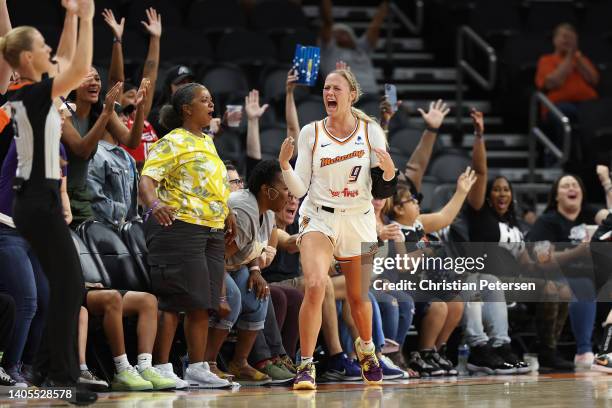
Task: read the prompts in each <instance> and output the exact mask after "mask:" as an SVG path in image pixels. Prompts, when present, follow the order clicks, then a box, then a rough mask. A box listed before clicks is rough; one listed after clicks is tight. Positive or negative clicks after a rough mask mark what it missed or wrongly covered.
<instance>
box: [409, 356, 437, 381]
mask: <svg viewBox="0 0 612 408" xmlns="http://www.w3.org/2000/svg"><path fill="white" fill-rule="evenodd" d="M408 367H409V368H410V369H411V370H414V371H416V372H417V373H418V374H419V377H431V376H434V375H435V376H438V375H442V374H443V373H444V370H442V369H441V368H440V367H437V366H436V367H434V366H432V365H431V364H428V363H426V362H425V361H423V358H422V357H421V354H420V353H419V352H418V351H412V352H410V356H409V358H408Z"/></svg>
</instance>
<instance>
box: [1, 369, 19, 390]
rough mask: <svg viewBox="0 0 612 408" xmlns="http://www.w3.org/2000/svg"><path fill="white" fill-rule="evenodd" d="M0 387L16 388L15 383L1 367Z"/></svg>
mask: <svg viewBox="0 0 612 408" xmlns="http://www.w3.org/2000/svg"><path fill="white" fill-rule="evenodd" d="M0 386H3V387H17V381H15V380H13V379H12V378H11V376H10V375H8V374H7V373H6V371H4V368H3V367H0Z"/></svg>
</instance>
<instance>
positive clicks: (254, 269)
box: [249, 266, 261, 273]
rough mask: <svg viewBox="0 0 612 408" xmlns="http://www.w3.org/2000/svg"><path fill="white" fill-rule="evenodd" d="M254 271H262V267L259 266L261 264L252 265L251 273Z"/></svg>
mask: <svg viewBox="0 0 612 408" xmlns="http://www.w3.org/2000/svg"><path fill="white" fill-rule="evenodd" d="M253 271H257V272H261V269H260V268H259V266H251V267H250V268H249V273H251V272H253Z"/></svg>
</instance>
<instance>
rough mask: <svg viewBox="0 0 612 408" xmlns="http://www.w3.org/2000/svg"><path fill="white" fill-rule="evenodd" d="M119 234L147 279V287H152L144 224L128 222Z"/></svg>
mask: <svg viewBox="0 0 612 408" xmlns="http://www.w3.org/2000/svg"><path fill="white" fill-rule="evenodd" d="M119 234H120V235H121V239H122V240H123V243H124V244H125V245H126V246H127V248H128V250H129V251H130V254H132V259H133V260H134V263H135V264H136V266H137V267H138V269H139V270H140V273H141V275H142V276H143V277H144V278H145V280H146V283H147V287H150V285H151V278H150V276H149V264H148V262H147V253H148V250H147V243H146V240H145V234H144V226H143V224H142V222H137V221H134V222H126V223H125V224H123V225H122V226H121V228H120V229H119Z"/></svg>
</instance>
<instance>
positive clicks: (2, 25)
mask: <svg viewBox="0 0 612 408" xmlns="http://www.w3.org/2000/svg"><path fill="white" fill-rule="evenodd" d="M11 28H12V26H11V19H10V17H9V12H8V7H6V0H0V36H4V35H5V34H6V33H8V32H9V31H11ZM12 73H13V70H12V69H11V66H10V65H9V64H8V62H6V61H5V60H4V57H3V56H2V55H0V93H1V94H3V95H4V94H5V93H6V90H7V89H8V86H9V82H10V80H11V74H12Z"/></svg>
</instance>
